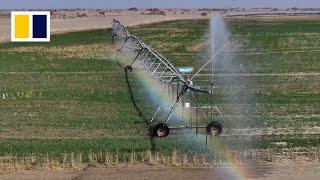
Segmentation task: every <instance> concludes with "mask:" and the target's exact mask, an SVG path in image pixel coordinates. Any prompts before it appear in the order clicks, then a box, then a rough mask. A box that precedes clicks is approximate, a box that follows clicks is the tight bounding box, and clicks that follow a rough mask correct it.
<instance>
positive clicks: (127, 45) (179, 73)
mask: <svg viewBox="0 0 320 180" xmlns="http://www.w3.org/2000/svg"><path fill="white" fill-rule="evenodd" d="M111 35H112V42H113V44H114V45H115V47H116V49H117V54H125V55H126V56H127V57H129V58H130V59H132V62H131V64H129V65H126V66H125V67H124V71H125V75H126V77H128V73H129V72H132V71H133V69H134V68H133V66H134V67H135V68H137V69H139V70H142V72H143V73H144V74H145V76H148V77H149V78H150V79H152V80H153V81H155V82H157V84H158V85H159V87H161V88H162V91H164V92H166V93H167V94H168V95H170V100H171V102H169V103H170V104H171V105H170V106H168V107H161V106H159V107H158V108H157V110H156V112H155V113H154V115H153V117H152V118H151V120H150V124H151V126H152V135H153V136H156V137H166V136H167V135H168V134H169V131H170V129H183V128H187V129H194V128H195V129H196V133H198V128H205V130H206V133H207V135H218V134H220V133H221V132H222V125H221V123H219V122H217V121H212V120H213V118H212V113H213V111H215V112H218V114H219V116H221V117H222V114H221V112H220V110H219V109H218V107H217V106H212V101H211V105H210V106H205V107H204V106H201V105H200V104H199V102H198V98H197V97H198V94H200V93H201V94H208V95H210V96H211V99H212V96H213V94H212V92H213V91H212V89H213V84H211V89H210V90H207V89H203V88H199V87H197V86H195V85H193V82H192V79H193V78H194V77H195V76H196V75H198V73H199V72H200V71H201V69H203V68H204V67H205V66H206V65H208V64H209V62H211V61H208V62H207V63H206V64H205V65H204V66H203V67H202V68H201V69H200V70H199V71H198V72H197V73H195V74H194V75H193V76H192V77H190V74H189V73H191V72H192V70H193V68H190V67H183V68H176V67H174V66H173V64H172V63H171V62H170V61H169V60H167V59H166V58H164V57H163V56H162V55H160V54H159V53H157V52H156V51H154V50H153V49H151V48H150V47H148V46H147V45H146V44H144V43H143V42H141V41H140V40H139V39H138V38H137V37H135V36H134V35H131V34H130V33H129V32H128V30H127V28H126V27H125V26H123V25H122V24H121V23H120V22H119V21H117V20H115V19H114V20H113V21H112V28H111ZM210 96H209V97H210ZM191 99H193V101H192V102H191ZM204 108H206V110H207V111H208V109H211V120H209V118H208V115H206V113H205V111H204ZM176 109H182V110H181V111H182V116H183V110H184V109H188V110H189V113H190V114H192V115H191V117H194V116H195V118H193V119H194V120H192V118H190V117H189V120H190V122H189V124H188V125H187V126H175V127H173V126H169V125H168V123H169V121H170V119H171V118H172V114H173V113H174V111H175V110H176ZM199 111H200V112H199ZM200 116H202V117H203V118H205V119H206V120H207V121H210V122H209V123H208V124H207V125H206V126H199V125H198V119H199V117H200ZM202 117H201V118H202ZM193 121H195V125H193V124H194V122H193Z"/></svg>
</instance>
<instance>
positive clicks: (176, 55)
mask: <svg viewBox="0 0 320 180" xmlns="http://www.w3.org/2000/svg"><path fill="white" fill-rule="evenodd" d="M228 25H229V27H230V29H231V32H232V38H233V39H234V40H235V41H238V42H240V44H241V46H240V48H239V49H238V50H237V51H233V52H231V54H233V56H235V58H234V59H233V61H232V65H233V66H234V67H236V69H239V72H237V73H240V74H241V73H244V72H245V73H246V74H251V75H247V76H245V75H243V76H238V77H237V78H238V79H239V82H243V84H235V85H233V86H235V87H232V86H230V87H222V86H219V88H218V90H217V98H216V99H215V100H214V101H215V103H216V104H217V105H218V106H220V107H222V110H223V112H224V113H225V119H224V120H223V124H224V127H226V128H227V129H228V128H229V129H230V128H236V129H243V128H248V127H250V128H251V129H254V128H256V129H260V130H262V133H260V134H259V135H257V136H254V137H253V138H243V139H242V140H241V141H238V140H239V139H241V137H242V136H240V137H239V136H236V135H235V136H233V135H230V136H227V135H228V133H229V134H230V133H231V132H232V131H226V133H225V134H226V136H225V137H224V136H223V137H222V138H225V139H224V141H225V142H227V144H232V146H231V147H230V148H231V149H238V148H239V147H241V148H243V146H246V145H248V146H247V148H249V149H250V148H252V149H267V148H275V149H281V148H283V149H286V148H292V149H295V148H296V149H299V148H306V149H307V150H308V148H319V146H320V144H319V142H320V137H319V133H320V131H319V127H320V108H319V107H320V104H319V99H320V94H319V89H320V81H319V80H320V74H319V69H320V61H319V60H318V59H319V56H320V48H319V47H320V42H319V41H317V39H319V37H320V32H319V28H320V22H318V21H308V20H282V21H281V20H276V21H272V20H269V21H268V20H264V21H259V20H256V21H253V20H250V21H249V20H237V19H231V20H228ZM129 31H130V32H131V33H132V34H134V35H136V36H137V37H139V38H140V39H141V40H143V41H144V42H145V43H146V44H149V45H150V46H151V47H153V48H154V49H155V50H157V51H159V52H160V53H161V54H163V55H164V56H166V57H168V58H169V59H170V60H171V61H172V62H173V63H174V64H175V65H176V66H185V65H188V66H194V67H196V68H197V67H199V66H201V65H202V63H203V62H204V61H203V60H201V59H205V58H206V57H207V55H206V54H205V53H204V52H206V48H207V43H206V40H207V38H208V33H209V21H208V20H180V21H170V22H162V23H156V24H152V25H142V26H137V27H132V28H130V29H129ZM113 53H114V50H113V46H112V44H111V39H110V34H109V31H106V30H94V31H84V32H74V33H67V34H63V35H53V36H52V38H51V42H50V43H43V44H42V43H34V44H30V43H28V44H24V43H6V44H1V47H0V74H1V79H0V95H1V97H2V99H1V100H0V113H1V117H0V124H1V127H0V138H1V141H0V155H1V156H8V155H12V156H19V157H28V156H46V155H48V156H50V157H52V158H53V159H59V158H62V157H63V154H65V153H83V154H84V156H85V157H87V155H88V154H90V153H99V152H116V153H131V152H132V151H134V152H145V151H148V150H149V149H153V150H155V151H159V152H161V153H172V152H173V150H174V149H176V150H178V151H182V152H206V151H207V149H206V147H205V145H204V144H203V143H199V142H198V141H197V138H196V137H194V136H192V135H190V136H188V135H182V134H179V132H176V133H174V135H173V136H170V137H168V138H166V139H161V140H159V139H150V137H149V136H148V132H149V129H148V128H149V127H148V125H147V124H146V123H145V119H144V118H141V117H140V116H139V114H138V113H137V112H136V111H135V109H134V108H133V105H132V102H131V98H130V95H129V93H128V89H127V84H126V81H125V78H124V73H123V65H121V64H119V63H118V61H117V60H116V58H115V57H114V55H113ZM237 67H239V68H237ZM240 67H241V68H240ZM216 69H217V70H216V72H215V73H216V74H217V76H216V78H215V83H216V84H218V85H219V84H220V85H221V84H223V81H226V79H228V78H233V77H232V76H231V77H230V76H225V75H221V74H226V73H227V74H228V73H229V72H227V71H224V70H223V69H219V66H218V67H217V68H216ZM241 69H242V70H241ZM210 78H211V77H209V76H205V75H203V76H200V77H199V78H197V79H196V82H198V83H199V84H202V83H203V85H206V84H208V83H210V81H211V80H210ZM130 82H132V83H133V87H134V92H135V98H136V100H137V102H138V103H139V104H140V106H141V108H142V109H144V117H145V118H146V119H148V120H149V119H150V118H151V114H152V112H151V111H148V110H150V107H149V105H148V104H144V103H143V102H145V100H146V99H145V96H143V95H144V94H145V93H148V90H147V89H144V88H143V85H142V84H140V83H139V82H137V81H135V80H134V78H131V79H130ZM230 89H232V90H234V89H236V90H237V91H236V93H238V94H239V96H237V97H240V98H238V99H236V100H234V102H237V104H238V105H237V107H238V108H239V109H238V111H237V112H238V114H237V113H233V112H232V109H230V108H229V109H228V100H227V97H228V96H229V95H230V93H232V92H231V90H230ZM241 97H242V98H241ZM248 97H249V98H250V99H249V100H248V99H244V98H248ZM203 101H206V100H205V99H204V100H203ZM239 104H240V105H239ZM244 111H245V113H244ZM247 111H248V112H247ZM240 116H244V117H240ZM235 120H237V123H234V121H235ZM268 128H269V129H268ZM270 129H271V131H270V132H269V131H268V130H270ZM189 133H190V134H193V132H189ZM249 133H250V132H249ZM243 137H246V135H244V136H243ZM186 138H187V140H185V139H186ZM182 139H184V140H182ZM229 142H230V143H229ZM252 142H254V143H252ZM276 142H286V143H287V144H286V145H284V146H277V145H275V143H276ZM197 143H198V144H197ZM243 143H245V145H244V144H243ZM195 144H196V145H195ZM307 150H306V151H307ZM85 160H88V159H86V158H85Z"/></svg>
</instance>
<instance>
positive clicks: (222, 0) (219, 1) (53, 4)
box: [0, 0, 320, 9]
mask: <svg viewBox="0 0 320 180" xmlns="http://www.w3.org/2000/svg"><path fill="white" fill-rule="evenodd" d="M129 7H138V8H148V7H159V8H205V7H208V8H209V7H213V8H220V7H248V8H251V7H280V8H285V7H313V8H320V0H0V9H22V8H25V9H29V8H129Z"/></svg>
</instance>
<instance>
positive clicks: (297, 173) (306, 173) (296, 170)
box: [0, 162, 320, 180]
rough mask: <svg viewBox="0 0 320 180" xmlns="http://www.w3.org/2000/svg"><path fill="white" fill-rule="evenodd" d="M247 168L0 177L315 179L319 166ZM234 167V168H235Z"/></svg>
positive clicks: (88, 170)
mask: <svg viewBox="0 0 320 180" xmlns="http://www.w3.org/2000/svg"><path fill="white" fill-rule="evenodd" d="M250 168H251V170H250V171H251V173H246V176H244V175H243V172H241V171H235V168H231V167H226V166H219V167H211V168H163V167H149V166H146V165H136V166H134V167H122V168H107V167H103V166H101V167H97V166H95V167H85V168H83V169H81V170H66V169H64V170H38V171H36V170H25V171H15V172H2V173H0V179H3V180H6V179H23V180H29V179H30V180H31V179H45V180H49V179H74V180H84V179H116V180H117V179H119V180H120V179H121V180H124V179H128V180H129V179H130V180H135V179H137V180H138V179H139V180H140V179H142V180H143V179H155V180H157V179H159V180H160V179H168V180H170V179H174V180H185V179H188V180H193V179H195V180H196V179H261V180H265V179H282V180H286V179H290V180H291V179H304V180H308V179H319V178H320V171H319V170H320V168H319V166H317V165H314V164H307V165H301V164H299V163H296V162H295V163H292V162H286V163H281V164H274V163H267V162H265V163H263V164H260V165H255V166H253V167H250ZM237 169H238V168H237Z"/></svg>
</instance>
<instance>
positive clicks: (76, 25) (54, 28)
mask: <svg viewBox="0 0 320 180" xmlns="http://www.w3.org/2000/svg"><path fill="white" fill-rule="evenodd" d="M199 18H208V17H201V16H199V15H197V14H195V15H167V16H162V15H138V14H132V15H125V16H121V15H117V16H112V15H110V16H106V17H91V18H81V19H51V34H60V33H66V32H74V31H83V30H92V29H103V28H107V27H110V26H111V22H112V19H117V20H119V21H120V22H121V23H122V24H124V25H126V26H135V25H140V24H150V23H155V22H161V21H168V20H176V19H199ZM0 22H2V23H1V28H0V42H7V41H9V40H10V32H11V31H10V28H11V27H10V18H7V17H0Z"/></svg>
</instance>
